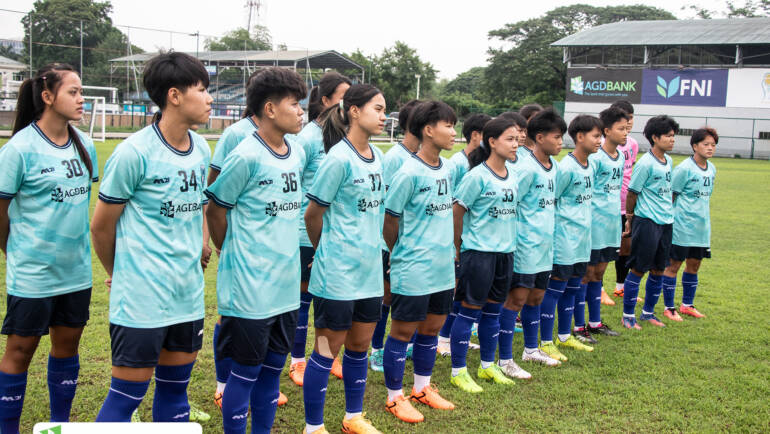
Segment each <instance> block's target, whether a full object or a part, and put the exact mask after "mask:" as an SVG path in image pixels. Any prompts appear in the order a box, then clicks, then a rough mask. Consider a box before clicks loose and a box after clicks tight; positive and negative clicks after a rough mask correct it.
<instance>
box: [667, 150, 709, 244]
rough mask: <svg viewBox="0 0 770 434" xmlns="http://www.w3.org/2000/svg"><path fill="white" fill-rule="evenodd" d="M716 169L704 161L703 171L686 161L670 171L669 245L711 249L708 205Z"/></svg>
mask: <svg viewBox="0 0 770 434" xmlns="http://www.w3.org/2000/svg"><path fill="white" fill-rule="evenodd" d="M716 175H717V169H716V167H714V165H713V164H712V163H711V161H708V160H707V161H706V168H705V169H703V168H701V167H700V166H698V163H696V162H695V160H694V159H693V158H692V157H690V158H688V159H686V160H684V161H682V162H681V163H679V165H678V166H676V168H675V169H674V176H673V178H674V179H673V181H672V187H671V188H672V189H673V191H674V194H676V200H675V202H674V233H673V241H672V243H673V244H676V245H677V246H686V247H710V246H711V216H710V212H709V202H710V200H711V193H712V192H713V191H714V179H715V178H716Z"/></svg>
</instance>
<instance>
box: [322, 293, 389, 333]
mask: <svg viewBox="0 0 770 434" xmlns="http://www.w3.org/2000/svg"><path fill="white" fill-rule="evenodd" d="M380 315H382V297H371V298H362V299H360V300H331V299H328V298H322V297H318V296H315V295H314V296H313V320H314V326H315V328H317V329H329V330H335V331H340V330H350V327H351V326H352V325H353V321H355V322H364V323H372V322H377V321H379V320H380Z"/></svg>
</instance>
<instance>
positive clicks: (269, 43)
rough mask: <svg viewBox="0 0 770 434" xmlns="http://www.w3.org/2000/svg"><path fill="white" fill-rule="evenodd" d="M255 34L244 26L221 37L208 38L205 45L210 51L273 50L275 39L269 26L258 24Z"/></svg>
mask: <svg viewBox="0 0 770 434" xmlns="http://www.w3.org/2000/svg"><path fill="white" fill-rule="evenodd" d="M255 29H256V31H255V32H254V34H253V35H252V34H250V33H249V31H248V30H246V29H244V28H238V29H235V30H231V31H229V32H227V33H226V34H225V35H224V36H222V37H221V38H206V40H205V41H204V42H203V46H204V47H205V48H206V50H208V51H241V50H272V49H273V39H272V37H271V36H270V31H269V30H268V29H267V27H264V26H256V27H255Z"/></svg>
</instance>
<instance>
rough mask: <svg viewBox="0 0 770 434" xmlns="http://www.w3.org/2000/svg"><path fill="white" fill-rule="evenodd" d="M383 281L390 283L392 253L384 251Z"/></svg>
mask: <svg viewBox="0 0 770 434" xmlns="http://www.w3.org/2000/svg"><path fill="white" fill-rule="evenodd" d="M382 280H383V281H384V282H390V252H389V251H387V250H383V251H382Z"/></svg>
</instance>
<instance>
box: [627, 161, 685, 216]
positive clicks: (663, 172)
mask: <svg viewBox="0 0 770 434" xmlns="http://www.w3.org/2000/svg"><path fill="white" fill-rule="evenodd" d="M665 157H666V159H665V161H660V160H658V157H656V156H655V155H653V154H652V151H649V152H647V153H646V154H644V155H642V158H640V159H639V161H637V162H636V165H635V166H634V173H633V174H632V175H631V182H630V183H629V184H628V190H629V191H633V192H634V193H636V194H637V195H638V196H639V197H638V198H637V199H636V209H635V210H634V211H633V213H634V214H635V215H636V216H637V217H645V218H648V219H650V220H652V221H654V222H655V223H657V224H659V225H668V224H671V223H673V222H674V210H673V205H672V203H671V157H669V156H668V154H666V155H665Z"/></svg>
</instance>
